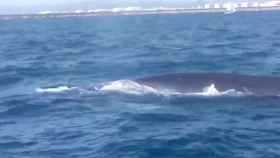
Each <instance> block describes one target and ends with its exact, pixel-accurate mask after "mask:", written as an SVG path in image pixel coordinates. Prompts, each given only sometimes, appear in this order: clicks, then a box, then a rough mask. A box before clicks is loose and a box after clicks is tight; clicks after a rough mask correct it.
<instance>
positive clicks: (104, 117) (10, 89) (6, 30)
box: [0, 11, 280, 158]
mask: <svg viewBox="0 0 280 158" xmlns="http://www.w3.org/2000/svg"><path fill="white" fill-rule="evenodd" d="M279 15H280V12H272V11H271V12H242V13H235V14H229V15H224V14H221V13H205V14H178V15H145V16H99V17H72V18H59V19H54V18H53V19H51V18H50V19H14V20H9V21H0V89H1V93H0V155H1V156H0V157H1V158H2V157H3V158H19V157H20V158H30V157H34V158H95V157H96V158H187V157H191V158H208V157H209V158H214V157H215V158H217V157H220V158H241V157H242V158H243V157H246V158H252V157H253V158H264V157H265V158H274V157H275V158H278V157H279V156H280V104H279V103H280V98H279V97H277V96H275V97H249V96H247V97H246V96H245V97H230V96H225V97H223V96H222V97H204V96H202V97H190V96H188V97H185V96H180V95H179V96H178V95H161V94H151V93H143V94H139V93H137V94H135V93H126V92H125V90H127V89H121V88H123V87H125V86H126V85H121V86H119V82H118V80H122V81H128V80H130V79H135V78H138V77H143V76H153V75H159V74H167V73H177V72H201V73H203V72H216V73H217V72H218V73H232V72H234V73H241V74H251V75H279V74H280V49H279V47H280V23H279ZM112 81H117V85H115V87H113V88H115V90H117V89H118V88H119V89H120V91H119V92H118V93H110V92H106V91H100V90H99V91H98V90H97V88H96V87H98V86H99V87H100V86H101V87H102V86H104V85H107V86H108V85H110V84H108V83H111V82H112ZM263 84H265V83H263ZM111 86H112V85H111ZM129 86H130V85H128V88H129ZM126 88H127V87H126ZM132 89H133V87H132Z"/></svg>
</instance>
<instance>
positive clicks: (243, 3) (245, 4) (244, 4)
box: [240, 2, 248, 8]
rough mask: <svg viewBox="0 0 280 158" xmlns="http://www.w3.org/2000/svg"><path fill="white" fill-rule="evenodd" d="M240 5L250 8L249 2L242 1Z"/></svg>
mask: <svg viewBox="0 0 280 158" xmlns="http://www.w3.org/2000/svg"><path fill="white" fill-rule="evenodd" d="M240 7H241V8H248V2H242V3H241V4H240Z"/></svg>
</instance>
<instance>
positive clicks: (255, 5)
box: [252, 2, 260, 8]
mask: <svg viewBox="0 0 280 158" xmlns="http://www.w3.org/2000/svg"><path fill="white" fill-rule="evenodd" d="M259 6H260V4H259V2H254V3H253V4H252V7H256V8H257V7H259Z"/></svg>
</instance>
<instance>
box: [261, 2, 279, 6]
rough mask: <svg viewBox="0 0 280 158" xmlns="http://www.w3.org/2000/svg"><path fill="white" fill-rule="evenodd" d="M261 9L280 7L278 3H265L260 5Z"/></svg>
mask: <svg viewBox="0 0 280 158" xmlns="http://www.w3.org/2000/svg"><path fill="white" fill-rule="evenodd" d="M260 6H261V7H277V6H280V1H267V2H264V3H260Z"/></svg>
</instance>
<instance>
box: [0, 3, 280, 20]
mask: <svg viewBox="0 0 280 158" xmlns="http://www.w3.org/2000/svg"><path fill="white" fill-rule="evenodd" d="M277 10H279V11H280V6H277V7H247V8H236V12H251V11H277ZM226 11H227V10H226V9H225V8H217V9H215V8H210V9H192V8H185V9H176V10H155V11H119V12H110V11H104V12H90V13H88V12H81V13H75V12H69V13H49V14H39V13H34V14H11V15H1V14H0V20H12V19H34V18H35V19H36V18H64V17H86V16H120V15H121V16H123V15H127V16H129V15H131V16H132V15H157V14H159V15H161V14H186V13H189V14H192V13H194V14H195V13H225V12H226Z"/></svg>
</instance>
